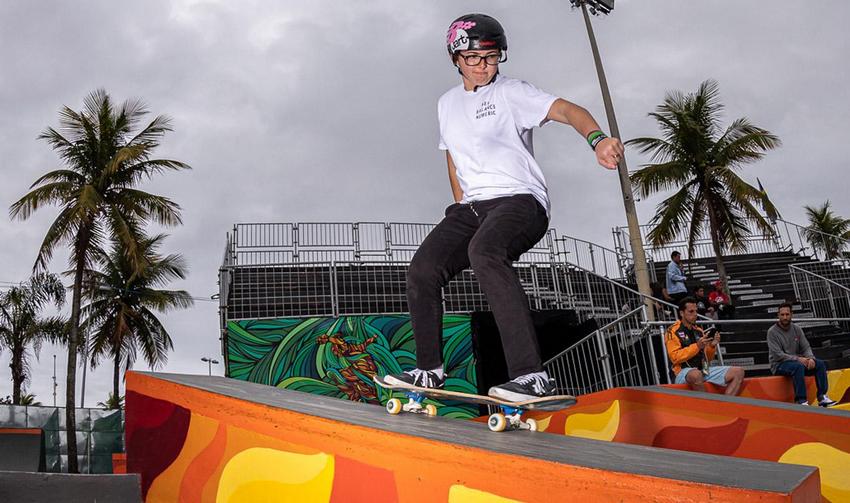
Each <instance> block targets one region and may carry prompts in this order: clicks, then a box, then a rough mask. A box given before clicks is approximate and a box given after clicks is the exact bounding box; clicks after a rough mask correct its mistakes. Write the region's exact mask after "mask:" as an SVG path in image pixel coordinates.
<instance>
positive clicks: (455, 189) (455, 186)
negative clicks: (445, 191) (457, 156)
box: [446, 150, 463, 203]
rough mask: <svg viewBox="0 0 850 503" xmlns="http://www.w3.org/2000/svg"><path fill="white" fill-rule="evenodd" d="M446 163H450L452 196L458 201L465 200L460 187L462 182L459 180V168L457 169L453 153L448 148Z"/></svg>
mask: <svg viewBox="0 0 850 503" xmlns="http://www.w3.org/2000/svg"><path fill="white" fill-rule="evenodd" d="M446 163H447V164H448V165H449V183H450V184H451V186H452V197H454V200H455V202H456V203H459V202H461V201H462V200H463V190H462V189H461V188H460V183H458V181H457V170H456V169H455V162H454V161H453V160H452V154H450V153H449V151H448V150H446Z"/></svg>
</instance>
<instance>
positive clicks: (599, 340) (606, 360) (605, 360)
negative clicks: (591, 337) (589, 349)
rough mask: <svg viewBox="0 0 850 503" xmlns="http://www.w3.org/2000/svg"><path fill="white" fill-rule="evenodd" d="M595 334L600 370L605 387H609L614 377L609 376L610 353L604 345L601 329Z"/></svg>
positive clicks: (611, 385) (611, 386) (612, 384)
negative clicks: (603, 377) (600, 362)
mask: <svg viewBox="0 0 850 503" xmlns="http://www.w3.org/2000/svg"><path fill="white" fill-rule="evenodd" d="M595 334H596V344H597V346H598V347H599V359H600V360H602V371H603V373H604V374H605V386H606V389H611V388H613V387H614V379H613V377H612V376H611V361H610V357H611V355H609V354H608V349H607V348H606V347H605V337H604V336H603V335H602V331H601V330H597V331H596V332H595Z"/></svg>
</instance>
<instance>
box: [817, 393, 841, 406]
mask: <svg viewBox="0 0 850 503" xmlns="http://www.w3.org/2000/svg"><path fill="white" fill-rule="evenodd" d="M818 405H820V406H821V407H835V406H836V405H838V402H836V401H835V400H832V399H831V398H829V397H828V396H826V395H824V396H822V397H820V400H818Z"/></svg>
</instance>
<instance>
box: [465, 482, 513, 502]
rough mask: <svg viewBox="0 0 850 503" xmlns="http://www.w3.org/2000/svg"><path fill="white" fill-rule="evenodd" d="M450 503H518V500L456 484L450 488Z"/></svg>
mask: <svg viewBox="0 0 850 503" xmlns="http://www.w3.org/2000/svg"><path fill="white" fill-rule="evenodd" d="M449 503H518V501H517V500H512V499H508V498H503V497H501V496H496V495H495V494H491V493H488V492H485V491H479V490H478V489H470V488H469V487H466V486H461V485H454V486H451V487H450V488H449Z"/></svg>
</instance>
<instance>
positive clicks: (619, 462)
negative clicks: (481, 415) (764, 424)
mask: <svg viewBox="0 0 850 503" xmlns="http://www.w3.org/2000/svg"><path fill="white" fill-rule="evenodd" d="M126 446H127V470H128V472H130V473H138V474H140V475H141V487H142V494H143V498H144V499H145V501H148V502H159V501H184V500H185V501H232V502H237V501H260V500H262V501H334V502H342V501H345V502H360V501H363V502H366V501H369V502H376V503H380V502H388V501H402V502H407V501H411V502H412V501H448V502H473V501H541V502H542V501H546V502H549V501H594V502H596V501H636V500H642V499H647V498H649V499H652V500H653V501H662V502H663V501H671V502H672V501H707V500H712V501H741V500H746V501H759V502H767V501H818V500H819V499H820V487H819V486H820V480H819V474H818V471H817V469H815V468H813V467H809V466H800V465H794V464H783V463H774V462H765V461H761V460H753V459H740V458H733V457H723V456H718V455H714V454H702V453H693V452H683V451H676V450H668V449H660V448H657V447H651V446H644V445H630V444H626V443H618V442H610V441H605V440H597V439H587V438H577V437H573V436H566V435H551V434H546V433H540V432H538V433H533V432H528V431H511V432H504V433H493V432H490V431H489V430H488V429H487V427H486V425H485V424H482V423H480V422H475V421H467V420H457V419H449V418H443V417H427V416H425V415H418V414H402V415H399V416H389V415H388V414H387V413H386V411H385V410H384V409H383V408H382V407H378V406H375V405H367V404H362V403H356V402H350V401H344V400H338V399H334V398H327V397H322V396H317V395H311V394H306V393H300V392H297V391H290V390H283V389H277V388H274V387H271V386H266V385H260V384H254V383H249V382H244V381H238V380H234V379H227V378H222V377H207V376H193V375H178V374H161V373H147V372H130V373H128V377H127V398H126Z"/></svg>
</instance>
